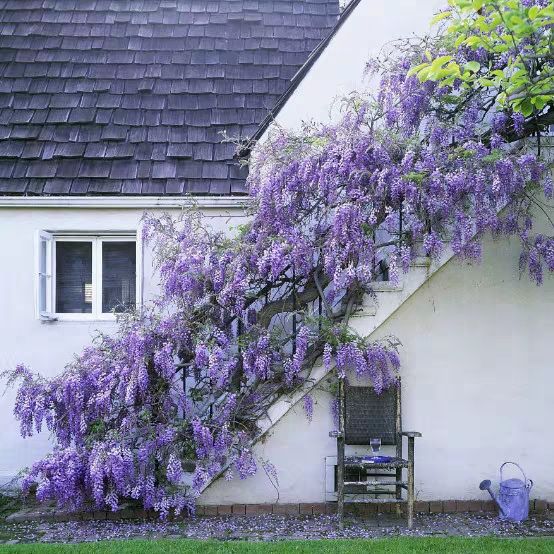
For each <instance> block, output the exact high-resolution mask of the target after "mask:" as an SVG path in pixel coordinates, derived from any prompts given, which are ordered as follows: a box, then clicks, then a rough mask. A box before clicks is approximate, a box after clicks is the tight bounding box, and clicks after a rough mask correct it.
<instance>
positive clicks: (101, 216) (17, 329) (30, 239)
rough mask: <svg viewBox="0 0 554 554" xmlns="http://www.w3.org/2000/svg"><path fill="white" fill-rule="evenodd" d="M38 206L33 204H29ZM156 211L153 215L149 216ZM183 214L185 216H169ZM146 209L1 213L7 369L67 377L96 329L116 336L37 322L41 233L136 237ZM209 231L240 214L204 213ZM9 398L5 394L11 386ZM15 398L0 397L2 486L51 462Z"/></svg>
mask: <svg viewBox="0 0 554 554" xmlns="http://www.w3.org/2000/svg"><path fill="white" fill-rule="evenodd" d="M27 201H29V202H32V199H29V198H28V199H27ZM146 211H153V210H146ZM164 211H167V212H169V213H173V214H175V215H178V214H179V212H180V210H179V209H173V210H172V209H169V208H168V209H166V210H164ZM143 213H144V210H142V209H136V208H133V209H107V208H101V209H91V208H89V209H80V208H62V209H56V208H29V209H27V208H4V209H1V208H0V252H1V253H2V255H1V258H0V259H1V261H0V307H1V312H2V317H1V319H0V370H7V369H13V368H14V367H15V366H16V365H17V364H19V363H23V364H26V365H27V366H28V367H29V368H31V369H32V370H33V371H37V372H40V373H41V374H42V375H44V376H47V377H51V376H54V375H56V374H58V373H60V372H61V371H62V370H63V368H64V366H65V365H66V364H67V363H68V362H70V361H71V359H72V358H73V356H74V354H77V353H79V352H80V351H81V350H82V348H83V347H84V346H86V345H88V344H90V342H91V339H92V337H93V336H94V335H95V334H96V331H97V330H100V331H105V332H109V331H110V330H112V329H114V325H115V324H114V323H113V322H103V321H86V322H85V321H82V322H77V321H57V322H52V323H44V322H41V321H39V320H37V319H36V315H35V300H34V287H35V265H34V264H35V248H36V245H35V237H36V232H37V231H38V230H56V231H75V232H76V233H78V231H80V230H81V231H106V232H108V231H109V232H115V231H130V230H136V229H137V228H138V226H139V222H140V219H141V218H142V216H143ZM204 213H205V214H206V215H207V217H209V221H210V224H211V225H212V226H213V227H214V228H217V229H222V230H224V229H228V228H229V227H230V226H232V225H236V224H238V223H240V221H241V217H242V216H243V215H244V212H243V210H242V209H241V208H238V207H237V208H217V209H209V208H205V209H204ZM143 265H144V297H145V299H148V298H151V297H152V295H153V294H154V293H155V290H156V280H155V278H154V277H153V275H154V273H153V271H152V256H151V251H150V250H149V249H148V248H146V249H145V257H144V264H143ZM0 386H1V387H2V392H3V390H4V385H3V384H1V385H0ZM13 405H14V391H13V390H9V391H7V392H6V394H4V395H3V396H0V413H2V414H3V416H4V420H3V421H4V424H3V425H2V427H1V428H0V444H1V445H2V448H1V451H0V453H1V456H0V482H2V481H6V480H7V479H10V478H11V477H13V476H14V475H15V474H17V473H18V472H19V471H20V470H21V469H22V468H24V467H26V466H29V465H30V464H31V463H32V462H33V461H34V460H37V459H38V458H39V457H40V456H42V455H44V454H45V452H46V451H47V449H48V435H47V433H46V432H43V433H42V434H41V435H39V436H36V437H33V438H31V439H26V440H23V439H21V438H20V436H19V428H18V425H17V423H16V421H15V419H14V418H13V417H12V416H11V412H12V410H13Z"/></svg>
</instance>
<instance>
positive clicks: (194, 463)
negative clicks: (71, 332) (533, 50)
mask: <svg viewBox="0 0 554 554" xmlns="http://www.w3.org/2000/svg"><path fill="white" fill-rule="evenodd" d="M421 55H422V54H421V52H418V51H417V49H415V50H410V51H409V52H408V53H407V54H403V55H402V56H401V57H400V58H396V59H392V60H389V61H388V63H387V64H385V65H383V64H382V63H381V62H379V61H375V62H374V63H373V64H372V71H373V72H374V73H375V74H377V75H378V76H380V80H381V85H380V88H379V92H378V94H377V95H376V96H375V97H371V96H369V95H366V96H361V95H358V96H356V97H352V98H350V99H349V100H348V101H347V102H346V103H345V110H344V116H343V117H342V118H341V120H340V121H339V122H338V123H336V124H333V125H325V126H306V127H305V128H304V129H303V130H302V131H301V132H299V133H291V132H286V131H284V130H281V129H279V130H275V131H274V132H273V133H271V134H270V136H269V138H268V139H267V140H266V141H265V142H264V143H263V144H260V145H258V146H257V147H256V148H255V149H254V152H253V153H252V156H251V166H250V176H249V181H248V184H249V191H250V196H251V202H252V208H251V213H250V219H249V222H248V223H247V224H245V225H244V226H241V227H240V228H239V229H238V230H236V233H235V234H234V235H231V236H230V235H223V234H220V233H215V232H214V231H212V230H211V229H210V227H209V225H208V224H207V223H206V222H205V221H204V220H203V219H202V217H201V215H200V214H199V213H197V212H190V213H187V214H186V217H183V218H179V219H177V220H176V219H172V218H171V217H169V216H163V217H160V218H154V217H146V219H145V225H144V229H145V231H144V233H145V239H146V240H148V241H150V243H151V244H152V246H153V248H154V250H155V252H156V256H157V260H158V267H159V274H160V276H161V291H162V292H161V294H160V296H159V298H158V299H157V300H156V301H155V302H154V303H153V304H152V305H151V306H148V307H143V308H142V309H141V310H140V311H137V312H136V313H129V314H127V315H125V316H124V317H122V318H121V320H120V323H119V331H118V333H117V334H116V335H114V336H100V337H99V338H98V340H97V342H96V343H95V344H94V345H93V346H91V347H90V348H87V349H86V350H85V351H84V352H83V353H82V354H81V355H80V356H79V357H78V358H77V359H76V360H75V361H74V362H73V363H71V364H70V365H69V366H68V367H67V368H66V369H65V371H64V372H63V373H62V374H61V375H60V376H59V377H57V378H55V379H53V380H45V379H42V378H41V377H40V376H38V375H34V374H32V373H31V372H30V371H29V370H28V369H27V368H26V367H24V366H18V368H17V369H16V370H15V372H13V374H12V375H11V378H12V380H17V381H18V382H19V389H18V394H17V401H16V406H15V416H16V418H17V419H18V420H19V422H20V425H21V433H22V435H23V436H24V437H27V436H30V435H32V434H33V433H34V432H35V431H36V432H39V431H40V430H41V428H42V426H43V425H45V426H46V427H47V428H48V429H49V430H50V431H51V432H52V434H53V436H54V438H55V441H56V446H55V449H54V450H53V452H52V453H51V454H50V455H49V456H47V457H46V458H45V459H44V460H41V461H39V462H37V463H36V464H35V465H34V466H33V467H32V468H31V469H30V471H29V473H28V474H27V477H26V479H25V482H24V488H25V489H26V490H30V489H32V488H33V489H34V490H36V495H37V498H39V499H40V500H51V499H53V500H56V501H57V502H58V503H59V504H60V505H62V506H65V507H70V508H72V509H82V508H83V507H84V506H87V505H93V506H96V507H99V508H109V509H112V510H117V509H118V507H119V506H120V505H121V502H122V501H128V500H129V499H133V500H136V501H137V502H140V503H141V504H142V505H143V506H144V507H145V508H147V509H155V510H157V511H159V513H160V514H161V516H162V517H165V516H167V515H168V514H169V513H170V512H172V511H174V512H176V513H179V512H180V511H182V510H186V511H188V512H193V511H194V503H195V499H196V498H197V497H198V496H199V495H200V494H201V492H202V491H203V490H204V488H205V487H206V486H207V485H208V484H209V483H210V482H211V481H212V480H213V479H215V478H217V477H219V476H221V475H225V477H226V478H233V477H234V476H236V477H238V478H240V479H245V478H247V477H249V476H251V475H253V474H254V473H256V471H258V469H259V467H262V468H263V469H264V470H265V471H266V473H268V470H267V468H268V467H270V468H272V469H271V471H270V472H269V473H268V475H269V474H271V475H273V474H274V473H275V468H273V466H271V465H270V462H268V461H264V462H261V461H260V460H257V459H256V458H255V456H254V454H253V450H252V444H253V441H254V440H255V438H256V437H257V435H258V432H259V430H258V422H259V420H260V418H262V417H264V416H265V414H266V413H267V410H268V408H269V407H270V406H271V404H272V403H273V402H275V401H276V400H278V399H279V398H281V397H282V396H283V395H287V394H290V393H292V392H294V391H296V390H298V389H299V388H300V387H303V386H304V385H305V384H306V383H307V382H308V381H309V379H310V374H311V370H312V368H313V367H314V365H315V364H317V363H320V362H319V360H321V363H322V364H324V365H325V366H326V367H327V368H328V369H329V370H332V369H333V368H336V371H337V375H338V377H339V378H347V375H348V373H349V372H350V371H353V372H355V373H356V374H357V375H358V376H360V377H365V378H369V379H371V381H372V383H373V385H374V386H375V388H376V390H377V391H381V390H384V389H385V388H387V387H391V386H395V384H396V383H397V374H398V371H399V367H400V359H399V355H398V352H397V350H398V342H397V341H396V340H395V339H392V338H391V339H387V340H385V341H382V342H379V343H375V342H372V341H370V340H368V339H366V338H364V337H361V336H359V335H357V334H355V333H354V332H353V331H352V330H351V329H350V328H349V325H348V324H349V319H350V317H351V316H352V314H353V313H355V311H356V310H357V309H359V307H360V304H361V301H362V299H363V297H364V295H368V294H371V293H372V287H373V284H374V282H375V281H376V280H379V279H384V278H387V277H388V278H389V279H391V280H393V281H394V280H398V279H399V278H400V274H401V272H402V271H408V270H409V266H410V262H411V260H412V259H413V257H414V256H416V255H421V254H422V252H421V250H423V251H424V253H425V254H426V255H428V256H430V257H433V258H437V257H439V256H440V255H441V253H442V252H443V250H444V249H445V248H446V247H447V246H450V247H451V248H453V250H454V252H455V253H456V254H458V255H459V256H463V257H467V258H469V259H478V258H479V255H480V239H481V238H482V237H483V235H484V234H485V233H488V232H490V233H493V234H494V235H496V236H499V235H510V236H511V235H515V236H518V237H520V239H521V241H522V245H523V253H522V256H521V260H520V262H521V266H522V268H526V269H528V270H529V272H530V274H531V276H532V278H533V279H534V280H535V281H536V282H537V283H540V282H541V280H542V278H543V272H544V270H545V269H547V270H549V271H553V270H554V241H553V239H552V237H550V236H546V235H544V234H542V235H540V236H535V235H534V234H533V218H532V217H531V213H532V209H531V208H532V207H533V206H534V204H535V203H536V202H538V201H539V200H537V198H538V197H539V196H540V195H546V196H547V197H551V196H552V185H551V183H550V182H549V180H548V179H547V178H545V175H544V169H545V168H544V166H543V164H542V163H541V162H540V161H539V160H538V159H537V157H536V156H535V155H533V154H532V153H531V152H529V150H528V149H525V148H524V147H522V146H521V144H520V143H516V144H515V145H514V144H511V143H510V142H509V141H510V140H512V139H511V138H510V137H512V136H513V134H514V130H515V131H516V132H517V131H518V130H519V129H522V128H523V125H522V121H521V119H520V118H521V116H519V115H518V114H511V113H509V112H505V111H498V110H499V108H498V107H489V108H488V109H484V107H483V105H482V104H480V102H479V101H480V98H479V96H478V95H477V96H472V95H468V96H467V97H466V98H465V100H464V102H461V99H460V96H461V95H463V94H464V93H463V91H461V90H458V89H457V88H456V87H457V85H456V84H454V85H452V86H451V87H444V86H443V87H439V86H438V85H437V84H435V83H433V82H424V83H421V82H420V81H419V80H418V79H417V77H415V76H410V75H409V74H408V72H409V70H410V68H411V67H412V66H413V65H414V64H417V63H418V62H419V61H420V60H421ZM460 55H461V54H460ZM418 56H419V58H418ZM303 406H304V409H305V411H306V413H307V416H308V418H309V419H311V418H312V417H313V400H312V398H311V397H309V396H308V397H306V398H305V400H303ZM275 481H276V474H275Z"/></svg>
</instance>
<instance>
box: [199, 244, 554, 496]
mask: <svg viewBox="0 0 554 554" xmlns="http://www.w3.org/2000/svg"><path fill="white" fill-rule="evenodd" d="M518 256H519V246H518V244H517V241H506V240H501V241H497V242H494V241H492V239H489V240H487V241H486V243H485V249H484V257H483V261H482V263H481V264H480V265H467V264H465V263H462V262H460V261H458V260H456V259H453V260H451V261H450V262H449V263H448V264H447V265H446V266H445V267H443V268H442V269H441V270H439V272H438V273H437V274H435V275H434V276H433V277H431V279H430V280H429V281H427V282H426V284H424V285H423V286H422V287H421V288H420V289H419V290H418V291H417V292H416V293H415V294H414V295H413V296H412V297H411V298H409V299H408V300H407V301H406V302H405V303H404V304H403V305H402V306H401V307H400V308H399V309H398V310H397V311H396V312H395V313H394V314H393V315H392V316H391V317H390V318H389V319H388V320H387V321H386V322H385V323H384V324H383V325H382V326H381V327H380V328H379V329H378V330H377V331H376V332H375V334H374V336H375V337H376V338H377V337H382V336H386V335H395V336H397V337H398V338H399V339H400V340H401V341H402V343H403V346H402V348H401V359H402V370H401V375H402V394H403V406H402V408H403V410H402V411H403V414H402V415H403V424H404V425H403V426H404V429H405V430H417V431H420V432H422V433H423V438H421V439H418V440H417V443H416V491H417V494H418V498H419V499H421V500H438V499H486V496H485V495H486V493H482V492H481V491H479V489H478V484H479V482H480V481H481V480H482V479H485V478H491V479H493V481H495V482H497V481H498V468H499V466H500V464H501V463H502V462H503V461H505V460H514V461H517V462H519V463H520V464H521V465H522V466H523V467H524V468H525V470H526V471H527V473H528V476H529V477H531V478H532V479H533V480H534V481H535V486H534V488H533V490H532V497H534V498H543V499H550V500H552V499H554V475H553V473H552V463H551V460H552V459H553V458H554V444H553V441H552V437H553V432H552V421H551V420H552V418H551V417H550V414H551V413H552V405H553V390H554V361H553V357H552V339H553V328H554V316H553V314H554V277H553V276H552V275H549V276H548V277H547V278H546V279H545V283H544V284H543V285H542V287H537V286H536V285H534V284H533V283H532V282H530V280H529V279H528V278H527V277H526V276H523V277H521V278H520V277H519V274H518V268H517V263H518ZM326 396H327V395H325V394H319V395H317V402H318V404H317V406H316V410H315V416H314V419H313V421H312V422H311V423H309V422H308V421H307V420H306V417H305V415H304V413H303V410H302V408H301V406H296V407H295V408H294V409H293V410H291V411H290V412H289V413H288V414H287V415H286V416H285V417H284V418H283V419H282V420H281V421H280V422H279V423H278V424H277V425H276V426H275V428H274V429H273V431H272V435H271V436H270V437H269V438H268V439H267V441H266V442H265V444H262V445H258V446H257V447H256V452H257V454H258V455H259V456H260V458H262V459H270V460H271V461H272V462H273V463H274V464H275V466H276V467H277V470H278V472H279V478H280V498H279V501H280V502H283V503H287V502H322V501H324V500H325V479H324V464H325V462H324V460H325V457H326V456H331V455H335V454H336V446H335V443H334V441H333V440H332V439H329V437H328V432H329V430H331V429H332V428H333V423H332V418H331V415H330V410H329V399H328V397H326ZM275 501H276V495H275V492H274V491H273V490H272V487H271V485H270V484H269V483H268V482H267V479H266V477H265V476H264V475H263V472H260V473H259V474H258V475H257V476H256V477H254V478H252V479H250V480H248V481H244V482H240V481H238V480H237V481H231V482H224V481H218V482H216V483H214V484H213V485H212V487H211V488H210V489H208V490H207V491H206V492H205V493H204V496H203V497H202V502H203V503H206V504H223V503H232V502H234V503H246V504H248V503H262V502H275Z"/></svg>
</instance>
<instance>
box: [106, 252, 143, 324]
mask: <svg viewBox="0 0 554 554" xmlns="http://www.w3.org/2000/svg"><path fill="white" fill-rule="evenodd" d="M135 287H136V243H135V242H129V241H127V242H112V241H104V242H103V243H102V312H103V313H108V312H111V311H115V312H122V311H124V310H125V309H128V308H133V307H134V306H135V301H136V290H135Z"/></svg>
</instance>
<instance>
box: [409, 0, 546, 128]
mask: <svg viewBox="0 0 554 554" xmlns="http://www.w3.org/2000/svg"><path fill="white" fill-rule="evenodd" d="M448 4H449V9H448V10H446V11H442V12H440V13H439V14H437V15H436V16H435V17H434V18H433V24H436V23H438V22H446V23H447V24H448V26H447V27H446V30H445V31H444V35H443V38H444V44H445V45H448V44H450V45H452V46H451V47H450V50H451V52H447V53H446V54H445V53H444V52H441V55H440V56H437V57H435V58H430V57H429V56H428V55H427V56H426V57H427V60H428V61H427V62H424V63H422V64H420V65H417V66H415V67H414V68H412V70H411V71H410V74H411V75H417V77H418V78H419V80H420V81H435V82H438V83H440V84H441V85H451V84H452V83H453V82H454V80H455V79H459V80H460V81H461V83H462V90H466V91H468V92H470V91H471V90H475V89H476V88H482V89H488V90H489V91H490V93H491V94H493V95H494V96H495V100H496V102H497V104H499V105H500V106H501V107H502V108H505V109H511V110H515V111H518V112H521V113H522V114H523V115H524V116H525V117H529V116H531V115H533V114H534V113H537V112H540V111H541V110H543V109H544V108H545V107H547V106H548V105H549V104H551V103H552V102H553V101H554V97H553V92H554V72H551V73H550V74H549V73H548V70H546V69H545V67H546V68H548V67H549V66H548V64H549V63H551V60H552V44H551V43H552V28H551V26H552V25H553V24H554V3H550V4H549V5H548V6H545V7H540V6H536V5H533V6H530V7H528V6H526V5H525V4H524V3H523V2H521V0H495V1H492V0H449V2H448ZM461 48H469V49H470V50H479V58H480V59H482V61H481V63H479V62H477V61H474V60H472V61H469V62H466V63H465V64H463V67H462V68H461V69H460V66H459V65H458V61H457V54H458V51H459V49H461ZM499 63H501V64H502V65H501V66H500V67H499ZM544 64H547V65H546V66H544Z"/></svg>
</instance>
